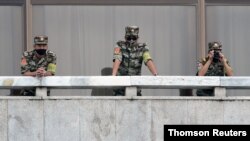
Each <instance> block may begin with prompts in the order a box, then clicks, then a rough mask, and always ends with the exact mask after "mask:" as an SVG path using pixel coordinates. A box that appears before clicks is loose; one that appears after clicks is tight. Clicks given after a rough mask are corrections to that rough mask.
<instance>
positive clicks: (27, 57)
mask: <svg viewBox="0 0 250 141" xmlns="http://www.w3.org/2000/svg"><path fill="white" fill-rule="evenodd" d="M34 42H35V44H43V43H44V44H47V38H46V40H45V41H44V39H43V40H41V37H40V36H39V37H35V39H34ZM44 56H45V57H42V58H38V57H37V52H36V51H35V50H32V51H25V52H24V53H23V56H22V60H21V74H24V73H25V72H35V71H36V70H37V69H38V68H41V67H43V68H44V69H45V70H46V71H49V72H51V73H52V75H55V72H56V54H55V53H53V52H52V51H50V50H47V51H46V53H45V55H44ZM48 92H49V91H48ZM21 93H22V95H29V96H34V95H35V89H34V88H32V89H27V90H22V92H21Z"/></svg>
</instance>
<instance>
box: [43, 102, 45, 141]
mask: <svg viewBox="0 0 250 141" xmlns="http://www.w3.org/2000/svg"><path fill="white" fill-rule="evenodd" d="M44 103H45V100H44V99H42V104H43V141H45V110H44V109H45V108H44V106H45V104H44Z"/></svg>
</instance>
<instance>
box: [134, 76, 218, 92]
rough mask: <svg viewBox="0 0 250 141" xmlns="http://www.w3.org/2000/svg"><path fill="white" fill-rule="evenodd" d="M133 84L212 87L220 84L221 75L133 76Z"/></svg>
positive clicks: (165, 86)
mask: <svg viewBox="0 0 250 141" xmlns="http://www.w3.org/2000/svg"><path fill="white" fill-rule="evenodd" d="M130 79H131V85H132V86H138V87H141V88H153V89H157V88H168V89H169V88H170V89H178V88H212V87H216V86H220V77H200V76H199V77H197V76H131V78H130Z"/></svg>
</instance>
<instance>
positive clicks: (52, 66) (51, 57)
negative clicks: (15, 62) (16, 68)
mask: <svg viewBox="0 0 250 141" xmlns="http://www.w3.org/2000/svg"><path fill="white" fill-rule="evenodd" d="M23 60H25V61H26V63H22V64H23V65H21V74H24V73H25V72H27V71H30V72H34V71H36V70H37V69H38V68H40V67H43V68H44V69H45V70H46V71H50V72H52V74H55V72H56V54H55V53H53V52H52V51H50V50H47V51H46V57H44V58H38V57H36V51H35V50H32V51H25V52H24V53H23V57H22V61H23Z"/></svg>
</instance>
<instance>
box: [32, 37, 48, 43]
mask: <svg viewBox="0 0 250 141" xmlns="http://www.w3.org/2000/svg"><path fill="white" fill-rule="evenodd" d="M34 44H35V45H47V44H48V37H47V36H36V37H34Z"/></svg>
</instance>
